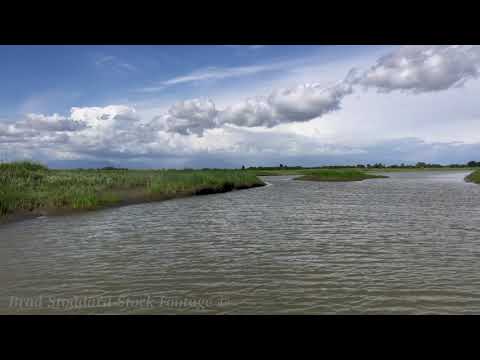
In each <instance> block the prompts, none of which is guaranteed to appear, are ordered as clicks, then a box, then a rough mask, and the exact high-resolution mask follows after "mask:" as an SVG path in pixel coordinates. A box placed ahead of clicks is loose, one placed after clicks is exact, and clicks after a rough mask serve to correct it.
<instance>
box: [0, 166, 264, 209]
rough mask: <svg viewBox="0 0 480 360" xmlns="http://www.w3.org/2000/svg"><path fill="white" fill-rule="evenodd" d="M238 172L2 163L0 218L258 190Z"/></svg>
mask: <svg viewBox="0 0 480 360" xmlns="http://www.w3.org/2000/svg"><path fill="white" fill-rule="evenodd" d="M261 185H264V183H263V182H262V181H261V180H260V179H258V178H257V177H256V176H255V175H254V174H252V173H248V172H246V171H240V170H125V169H123V170H50V169H48V168H46V167H44V166H42V165H40V164H36V163H31V162H18V163H6V164H0V215H7V214H11V213H15V212H18V211H30V212H31V211H49V210H61V209H73V210H77V209H83V210H89V209H97V208H100V207H105V206H110V205H115V204H122V203H130V202H141V201H148V200H160V199H163V198H172V197H176V196H187V195H199V194H206V193H216V192H225V191H230V190H234V189H242V188H249V187H254V186H261Z"/></svg>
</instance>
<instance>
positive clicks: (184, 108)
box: [154, 99, 218, 135]
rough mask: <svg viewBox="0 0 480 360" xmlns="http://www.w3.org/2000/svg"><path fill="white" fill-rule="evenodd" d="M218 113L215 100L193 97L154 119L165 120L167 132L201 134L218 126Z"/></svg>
mask: <svg viewBox="0 0 480 360" xmlns="http://www.w3.org/2000/svg"><path fill="white" fill-rule="evenodd" d="M217 115H218V111H217V109H216V108H215V104H214V103H213V101H211V100H200V99H193V100H187V101H182V102H179V103H177V104H175V105H173V106H172V107H170V109H169V110H168V113H167V114H163V115H160V116H158V117H156V118H155V119H154V121H155V120H160V121H161V122H163V123H164V128H165V130H166V131H167V132H173V133H179V134H182V135H189V134H197V135H201V134H202V133H203V131H204V130H206V129H212V128H215V127H217V126H218V123H217Z"/></svg>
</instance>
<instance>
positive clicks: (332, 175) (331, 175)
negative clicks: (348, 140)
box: [248, 168, 387, 181]
mask: <svg viewBox="0 0 480 360" xmlns="http://www.w3.org/2000/svg"><path fill="white" fill-rule="evenodd" d="M248 171H249V172H251V173H253V174H255V175H257V176H279V175H302V176H300V177H298V178H296V179H295V180H308V181H361V180H366V179H378V178H386V177H387V176H382V175H375V174H368V173H366V172H365V171H363V170H358V169H354V168H345V169H304V168H303V169H281V170H279V169H276V170H248Z"/></svg>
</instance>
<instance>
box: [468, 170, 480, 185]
mask: <svg viewBox="0 0 480 360" xmlns="http://www.w3.org/2000/svg"><path fill="white" fill-rule="evenodd" d="M465 180H466V181H468V182H473V183H475V184H480V170H476V171H474V172H473V173H471V174H470V175H468V176H467V177H466V178H465Z"/></svg>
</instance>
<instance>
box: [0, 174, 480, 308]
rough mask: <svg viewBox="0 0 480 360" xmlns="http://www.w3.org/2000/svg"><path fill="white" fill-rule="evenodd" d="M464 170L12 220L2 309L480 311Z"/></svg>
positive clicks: (472, 197)
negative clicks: (18, 220) (17, 221)
mask: <svg viewBox="0 0 480 360" xmlns="http://www.w3.org/2000/svg"><path fill="white" fill-rule="evenodd" d="M466 174H467V173H465V172H422V173H390V174H388V175H389V176H390V178H389V179H374V180H367V181H363V182H351V183H319V182H303V181H292V180H291V177H267V178H265V179H266V181H268V182H269V183H270V184H271V185H270V186H267V187H263V188H255V189H250V190H242V191H237V192H231V193H226V194H217V195H209V196H200V197H192V198H185V199H179V200H172V201H166V202H161V203H150V204H141V205H133V206H127V207H123V208H115V209H108V210H103V211H98V212H91V213H87V214H82V215H71V216H63V217H51V218H50V217H48V218H47V217H44V218H40V219H35V220H29V221H24V222H19V223H14V224H9V225H4V226H1V227H0V313H64V312H68V313H160V314H164V313H214V314H217V313H227V314H229V313H239V314H245V313H247V314H256V313H480V261H479V260H480V226H479V224H480V186H478V185H475V184H469V183H465V182H463V178H464V176H465V175H466Z"/></svg>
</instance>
